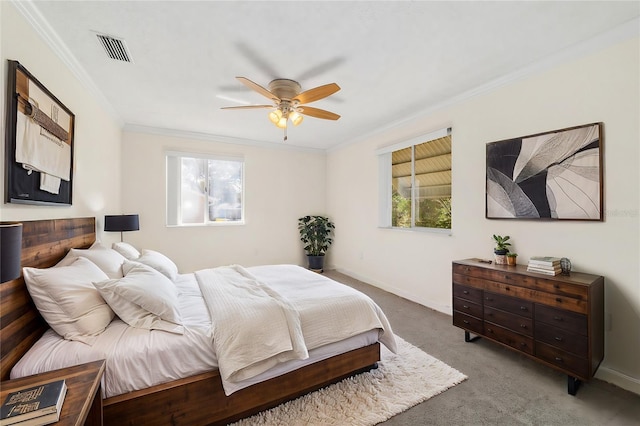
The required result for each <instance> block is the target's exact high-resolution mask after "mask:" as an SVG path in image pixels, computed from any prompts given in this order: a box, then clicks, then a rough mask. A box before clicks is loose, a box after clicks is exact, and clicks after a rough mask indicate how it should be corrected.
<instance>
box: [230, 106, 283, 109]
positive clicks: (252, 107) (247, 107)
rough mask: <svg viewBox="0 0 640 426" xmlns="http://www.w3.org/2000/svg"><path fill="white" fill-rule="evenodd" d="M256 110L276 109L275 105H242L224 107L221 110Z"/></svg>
mask: <svg viewBox="0 0 640 426" xmlns="http://www.w3.org/2000/svg"><path fill="white" fill-rule="evenodd" d="M255 108H275V107H274V106H273V105H241V106H230V107H222V108H220V109H255Z"/></svg>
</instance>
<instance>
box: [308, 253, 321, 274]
mask: <svg viewBox="0 0 640 426" xmlns="http://www.w3.org/2000/svg"><path fill="white" fill-rule="evenodd" d="M307 259H308V260H309V269H311V270H314V271H320V272H322V268H323V267H324V256H311V255H310V254H309V255H307Z"/></svg>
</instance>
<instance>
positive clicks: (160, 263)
mask: <svg viewBox="0 0 640 426" xmlns="http://www.w3.org/2000/svg"><path fill="white" fill-rule="evenodd" d="M136 262H140V263H144V264H145V265H148V266H151V267H152V268H153V269H155V270H156V271H159V272H162V273H163V274H164V275H165V276H166V277H167V278H169V279H170V280H171V281H173V280H175V278H176V275H178V267H177V266H176V264H175V263H173V261H172V260H171V259H169V258H168V257H167V256H165V255H164V254H162V253H158V252H157V251H153V250H146V249H142V255H141V256H140V257H139V258H137V259H136Z"/></svg>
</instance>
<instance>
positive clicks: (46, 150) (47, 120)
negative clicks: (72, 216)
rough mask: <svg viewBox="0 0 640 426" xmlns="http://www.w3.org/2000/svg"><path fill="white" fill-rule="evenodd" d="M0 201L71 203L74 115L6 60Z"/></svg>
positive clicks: (36, 81)
mask: <svg viewBox="0 0 640 426" xmlns="http://www.w3.org/2000/svg"><path fill="white" fill-rule="evenodd" d="M6 120H7V121H6V124H7V126H6V139H5V202H7V203H27V204H45V205H71V201H72V189H73V135H74V124H75V115H74V114H73V113H72V112H71V111H70V110H69V108H67V107H66V106H65V105H64V104H63V103H62V102H60V100H58V98H56V97H55V96H54V95H53V94H52V93H51V92H50V91H49V90H48V89H47V88H46V87H44V85H42V83H40V82H39V81H38V80H37V79H36V78H35V77H34V76H33V75H31V73H30V72H29V71H27V70H26V68H24V67H23V66H22V65H20V63H19V62H17V61H11V60H10V61H9V78H8V87H7V116H6Z"/></svg>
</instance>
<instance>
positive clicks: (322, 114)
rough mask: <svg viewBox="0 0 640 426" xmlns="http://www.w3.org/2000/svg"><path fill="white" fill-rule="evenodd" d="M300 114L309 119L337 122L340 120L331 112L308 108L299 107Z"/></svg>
mask: <svg viewBox="0 0 640 426" xmlns="http://www.w3.org/2000/svg"><path fill="white" fill-rule="evenodd" d="M299 108H300V111H299V112H300V114H302V115H308V116H310V117H316V118H323V119H325V120H337V119H338V118H340V116H339V115H338V114H335V113H333V112H331V111H325V110H323V109H320V108H313V107H308V106H304V105H303V106H300V107H299Z"/></svg>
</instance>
